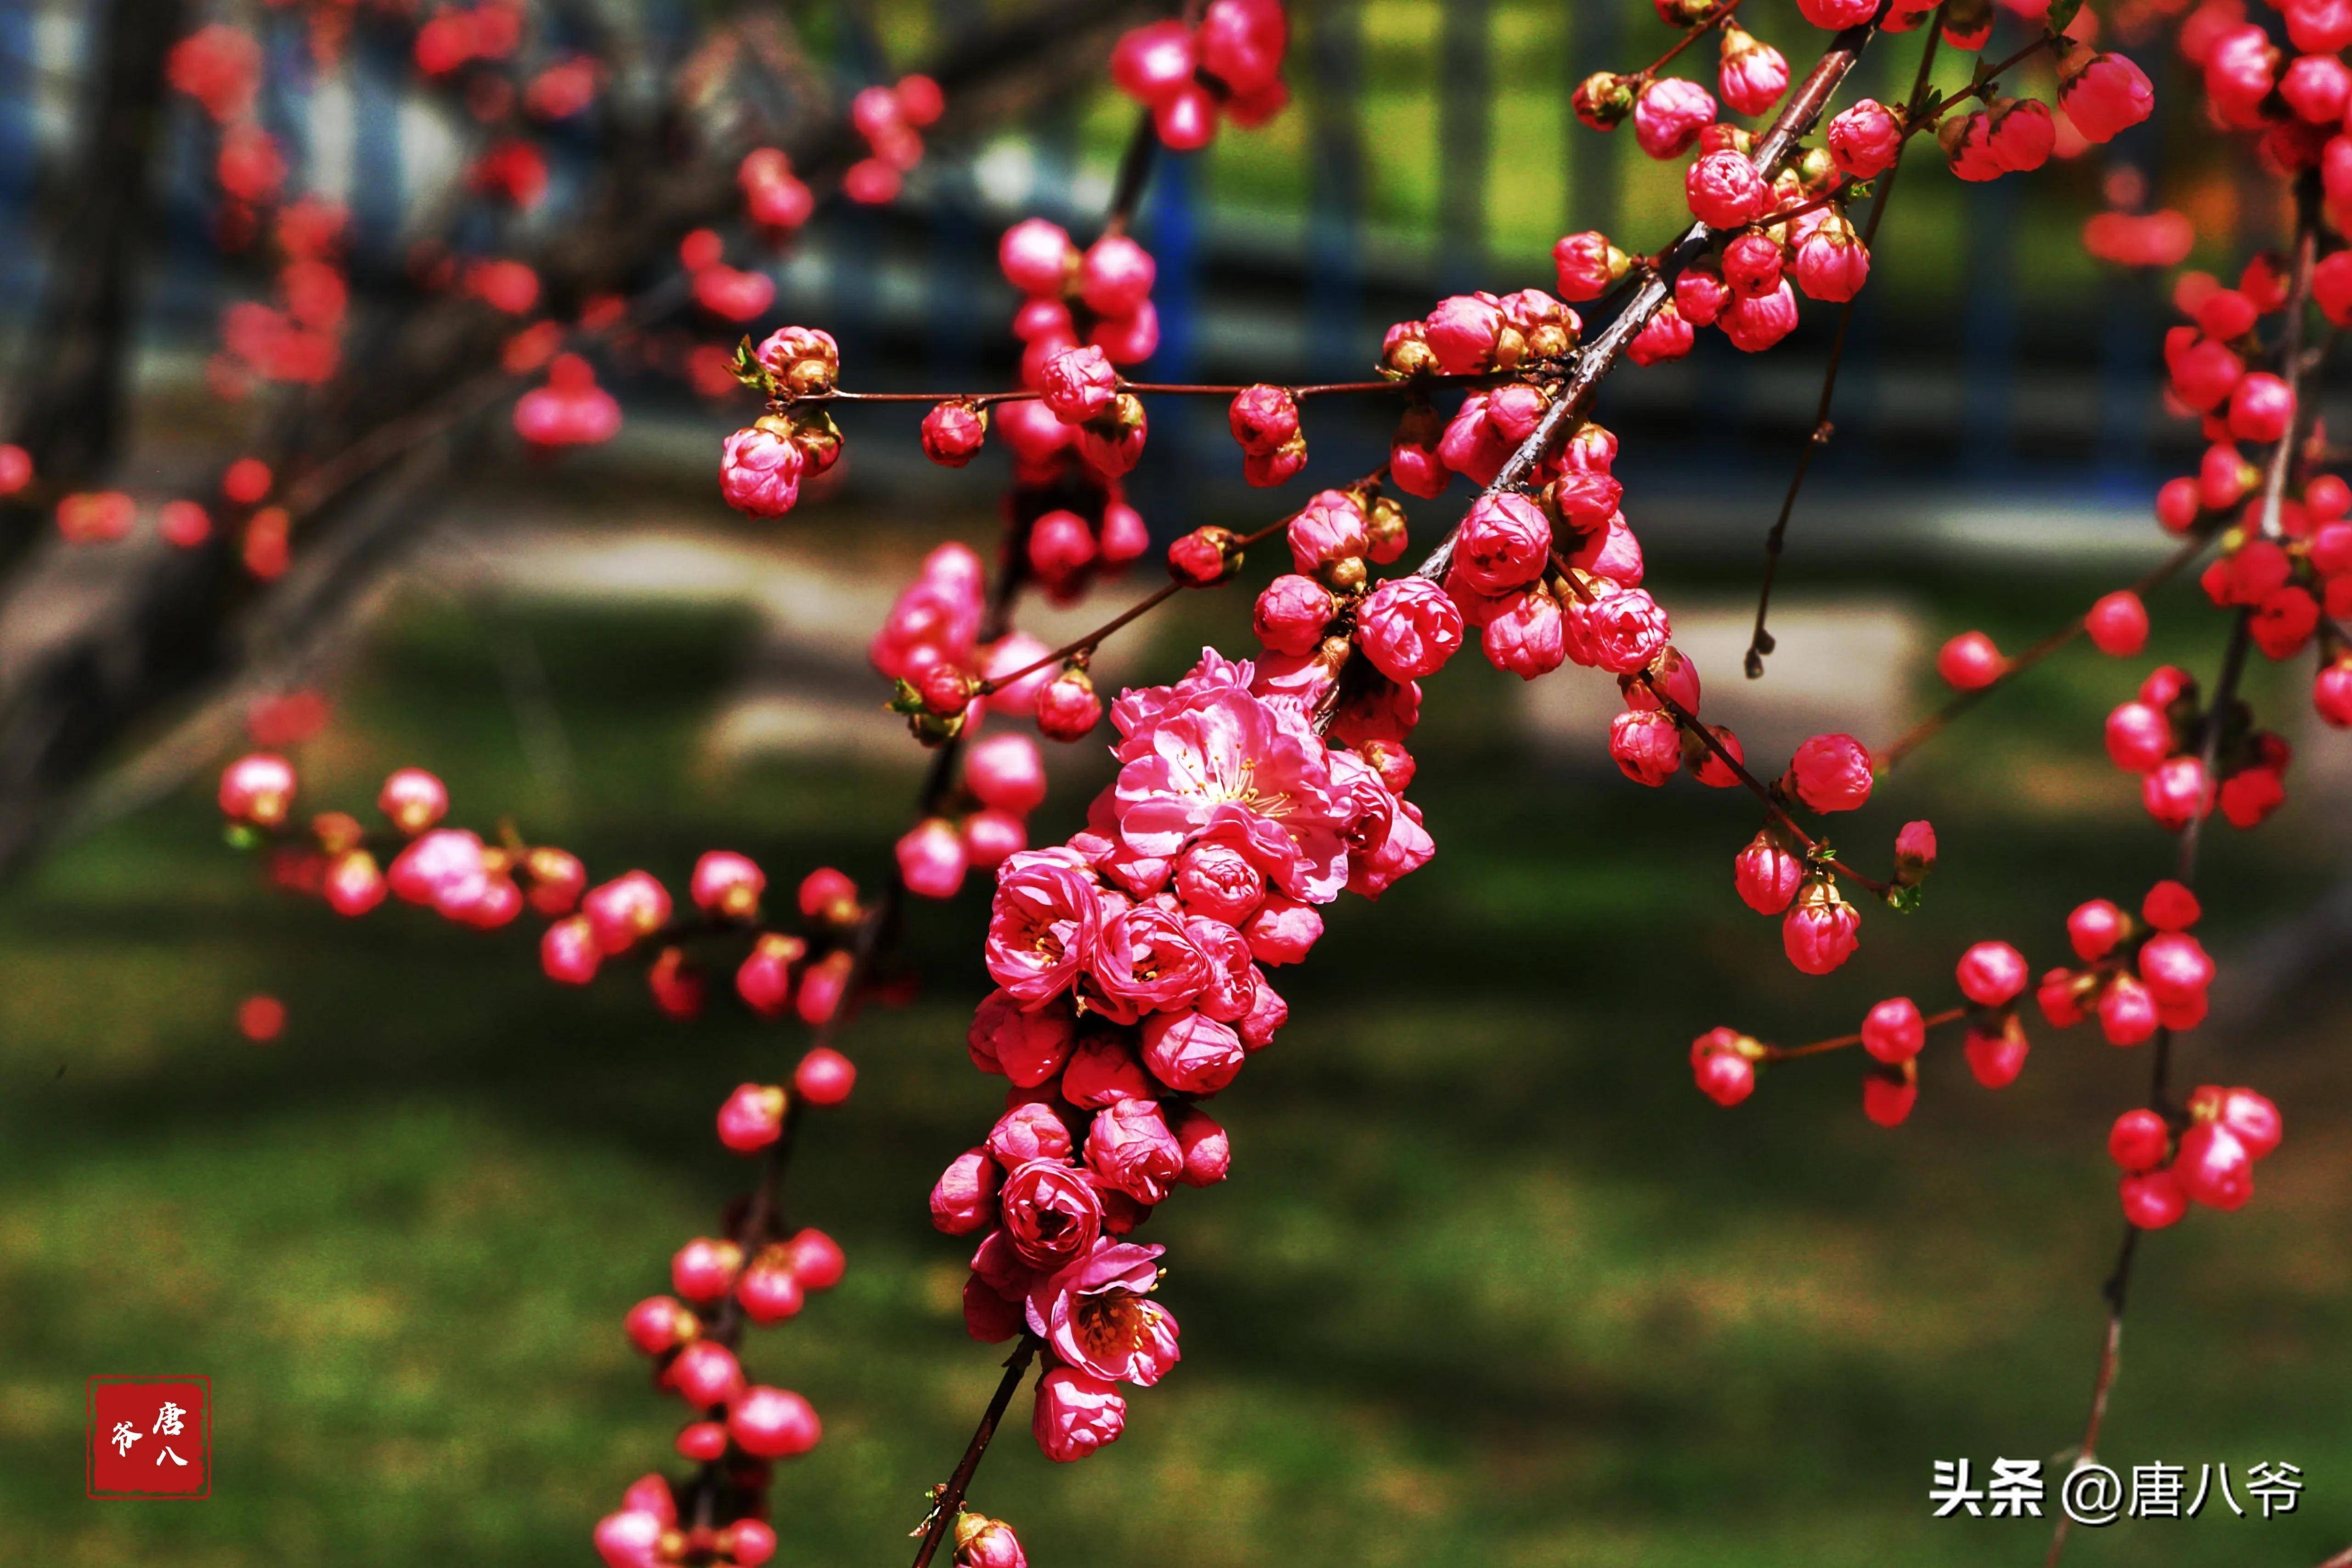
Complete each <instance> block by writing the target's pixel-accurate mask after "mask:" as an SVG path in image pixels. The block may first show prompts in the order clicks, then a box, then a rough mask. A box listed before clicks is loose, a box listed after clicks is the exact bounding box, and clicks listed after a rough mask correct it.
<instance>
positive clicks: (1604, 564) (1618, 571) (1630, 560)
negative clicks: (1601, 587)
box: [1568, 512, 1642, 588]
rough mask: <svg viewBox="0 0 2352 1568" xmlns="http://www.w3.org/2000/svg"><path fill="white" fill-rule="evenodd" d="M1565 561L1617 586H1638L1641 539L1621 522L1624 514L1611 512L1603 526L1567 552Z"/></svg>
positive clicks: (1623, 520) (1640, 569)
mask: <svg viewBox="0 0 2352 1568" xmlns="http://www.w3.org/2000/svg"><path fill="white" fill-rule="evenodd" d="M1568 563H1569V564H1570V566H1578V567H1581V568H1583V569H1584V570H1585V571H1587V572H1590V573H1591V574H1594V575H1595V576H1598V577H1605V578H1607V579H1608V580H1609V581H1610V582H1612V583H1614V584H1617V585H1618V586H1619V587H1621V588H1638V587H1640V586H1641V584H1642V542H1641V541H1640V540H1638V539H1635V538H1634V537H1633V530H1632V529H1630V528H1628V527H1626V526H1625V518H1624V514H1623V513H1622V512H1612V514H1611V515H1610V518H1609V524H1608V527H1607V528H1606V529H1605V530H1603V531H1601V532H1599V533H1596V534H1593V535H1591V537H1589V538H1587V539H1586V540H1585V542H1583V543H1582V544H1580V545H1579V546H1578V547H1577V548H1576V549H1574V550H1572V551H1570V552H1569V555H1568Z"/></svg>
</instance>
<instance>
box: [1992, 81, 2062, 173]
mask: <svg viewBox="0 0 2352 1568" xmlns="http://www.w3.org/2000/svg"><path fill="white" fill-rule="evenodd" d="M1988 120H1989V123H1990V132H1989V138H1988V141H1987V147H1988V150H1989V151H1990V153H1992V156H1993V158H1994V160H1995V161H1996V162H1997V163H2000V167H2001V169H2002V171H2003V172H2004V173H2007V174H2031V173H2032V171H2034V170H2036V169H2038V168H2040V167H2042V164H2044V163H2048V162H2049V161H2050V151H2051V149H2052V148H2053V146H2055V145H2056V144H2057V140H2058V126H2057V122H2056V121H2053V120H2052V119H2051V117H2050V110H2049V106H2048V105H2046V104H2043V103H2042V102H2040V101H2039V100H2034V99H2031V98H2025V99H1997V100H1994V106H1993V110H1992V111H1991V113H1990V115H1989V116H1988Z"/></svg>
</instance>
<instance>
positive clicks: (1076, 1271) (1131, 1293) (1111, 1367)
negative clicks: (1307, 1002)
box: [1028, 1106, 1183, 1388]
mask: <svg viewBox="0 0 2352 1568" xmlns="http://www.w3.org/2000/svg"><path fill="white" fill-rule="evenodd" d="M1110 1114H1111V1112H1109V1111H1105V1112H1104V1113H1103V1116H1101V1117H1097V1118H1096V1120H1095V1124H1096V1126H1097V1129H1099V1128H1100V1127H1101V1125H1102V1121H1103V1117H1107V1116H1109V1115H1110ZM1151 1115H1152V1120H1153V1121H1158V1120H1159V1108H1158V1107H1157V1106H1154V1107H1152V1108H1151ZM1160 1136H1162V1137H1167V1130H1166V1128H1165V1127H1162V1128H1161V1129H1160ZM1168 1147H1169V1149H1170V1150H1171V1152H1172V1151H1174V1150H1175V1148H1176V1141H1175V1140H1174V1139H1173V1138H1168ZM1174 1159H1175V1163H1174V1164H1173V1165H1172V1166H1171V1175H1172V1174H1173V1173H1174V1172H1175V1171H1178V1170H1181V1169H1182V1168H1183V1162H1182V1159H1181V1155H1177V1156H1174ZM1160 1192H1161V1194H1163V1195H1164V1194H1165V1192H1166V1188H1165V1187H1164V1186H1163V1187H1162V1188H1160ZM1148 1201H1152V1202H1156V1201H1158V1200H1157V1199H1152V1200H1148ZM1160 1251H1161V1249H1160V1247H1137V1246H1132V1245H1130V1244H1128V1243H1125V1242H1107V1243H1104V1244H1103V1245H1101V1246H1099V1247H1096V1248H1095V1250H1094V1251H1092V1252H1090V1253H1088V1254H1087V1256H1085V1257H1083V1258H1078V1259H1077V1260H1076V1261H1075V1262H1073V1263H1070V1264H1068V1265H1066V1267H1064V1268H1061V1269H1060V1270H1059V1271H1057V1272H1056V1273H1055V1274H1053V1275H1052V1276H1050V1277H1049V1278H1047V1279H1042V1280H1040V1281H1039V1282H1038V1283H1037V1284H1035V1285H1034V1286H1033V1287H1031V1289H1030V1291H1029V1302H1028V1309H1029V1327H1030V1330H1031V1331H1032V1332H1034V1333H1037V1334H1040V1335H1043V1336H1044V1337H1045V1342H1046V1343H1047V1344H1048V1345H1050V1346H1051V1347H1052V1348H1053V1352H1054V1353H1055V1355H1056V1356H1058V1357H1060V1358H1061V1361H1062V1363H1063V1364H1064V1365H1066V1366H1068V1367H1071V1368H1074V1369H1076V1370H1077V1371H1079V1372H1083V1373H1086V1374H1087V1375H1088V1376H1089V1377H1097V1378H1100V1379H1102V1380H1103V1381H1104V1382H1106V1383H1132V1384H1139V1385H1140V1386H1142V1387H1145V1388H1149V1387H1150V1386H1151V1385H1152V1384H1155V1383H1158V1382H1159V1381H1160V1379H1161V1378H1162V1377H1164V1376H1166V1375H1167V1373H1168V1369H1169V1368H1171V1367H1172V1366H1174V1365H1175V1364H1176V1363H1177V1362H1178V1361H1179V1360H1180V1359H1181V1352H1180V1351H1179V1350H1178V1349H1177V1345H1176V1320H1175V1318H1174V1317H1172V1316H1171V1314H1170V1313H1169V1311H1168V1310H1167V1309H1166V1308H1164V1307H1162V1306H1160V1304H1159V1303H1158V1302H1157V1301H1154V1300H1150V1291H1151V1290H1152V1289H1154V1288H1155V1287H1156V1286H1157V1285H1158V1284H1159V1270H1158V1268H1156V1267H1155V1265H1156V1264H1157V1262H1158V1260H1159V1258H1160Z"/></svg>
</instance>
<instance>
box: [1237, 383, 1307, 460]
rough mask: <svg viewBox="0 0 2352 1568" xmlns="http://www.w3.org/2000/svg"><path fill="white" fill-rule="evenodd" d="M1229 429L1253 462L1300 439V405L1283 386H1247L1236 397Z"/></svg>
mask: <svg viewBox="0 0 2352 1568" xmlns="http://www.w3.org/2000/svg"><path fill="white" fill-rule="evenodd" d="M1225 423H1226V426H1228V427H1229V428H1230V429H1231V430H1232V431H1233V434H1234V440H1235V441H1237V442H1239V443H1240V444H1241V448H1242V450H1243V452H1244V453H1245V454H1247V455H1248V456H1250V457H1253V458H1262V457H1265V456H1267V455H1269V454H1271V453H1273V452H1276V451H1278V450H1279V449H1280V448H1281V447H1284V446H1285V445H1286V444H1287V443H1289V442H1291V441H1294V440H1296V439H1297V437H1298V402H1297V399H1296V398H1294V397H1292V396H1291V395H1290V394H1289V393H1288V392H1287V391H1286V390H1284V389H1283V388H1281V387H1279V386H1267V385H1265V384H1258V385H1256V386H1245V387H1244V388H1242V389H1241V390H1240V391H1239V392H1237V393H1235V394H1234V401H1233V404H1232V405H1231V406H1230V407H1229V408H1228V409H1227V410H1226V412H1225Z"/></svg>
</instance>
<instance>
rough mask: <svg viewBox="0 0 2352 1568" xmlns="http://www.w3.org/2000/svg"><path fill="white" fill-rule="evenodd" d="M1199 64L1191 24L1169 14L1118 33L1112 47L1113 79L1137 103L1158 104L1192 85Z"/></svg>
mask: <svg viewBox="0 0 2352 1568" xmlns="http://www.w3.org/2000/svg"><path fill="white" fill-rule="evenodd" d="M1198 65H1199V57H1198V56H1197V55H1196V54H1195V53H1194V52H1193V48H1192V28H1190V27H1188V26H1185V25H1184V24H1183V23H1182V22H1181V21H1179V20H1177V19H1176V18H1174V17H1170V18H1169V19H1168V20H1166V21H1163V22H1150V23H1146V24H1145V25H1144V26H1140V27H1130V28H1129V29H1128V30H1127V31H1126V32H1125V33H1122V34H1120V35H1119V39H1118V44H1117V46H1116V47H1113V48H1112V50H1111V55H1110V79H1111V80H1112V81H1113V82H1114V83H1116V84H1117V85H1118V89H1119V91H1121V92H1123V93H1125V94H1127V95H1128V96H1129V98H1131V99H1134V100H1136V101H1137V102H1138V103H1140V104H1144V105H1146V106H1147V107H1156V106H1157V105H1159V104H1161V103H1165V102H1167V101H1168V100H1171V99H1172V98H1174V97H1175V96H1176V95H1177V94H1178V93H1180V92H1182V91H1183V90H1184V89H1187V88H1189V87H1191V86H1192V85H1193V78H1192V73H1193V71H1194V70H1195V69H1196V68H1198Z"/></svg>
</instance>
